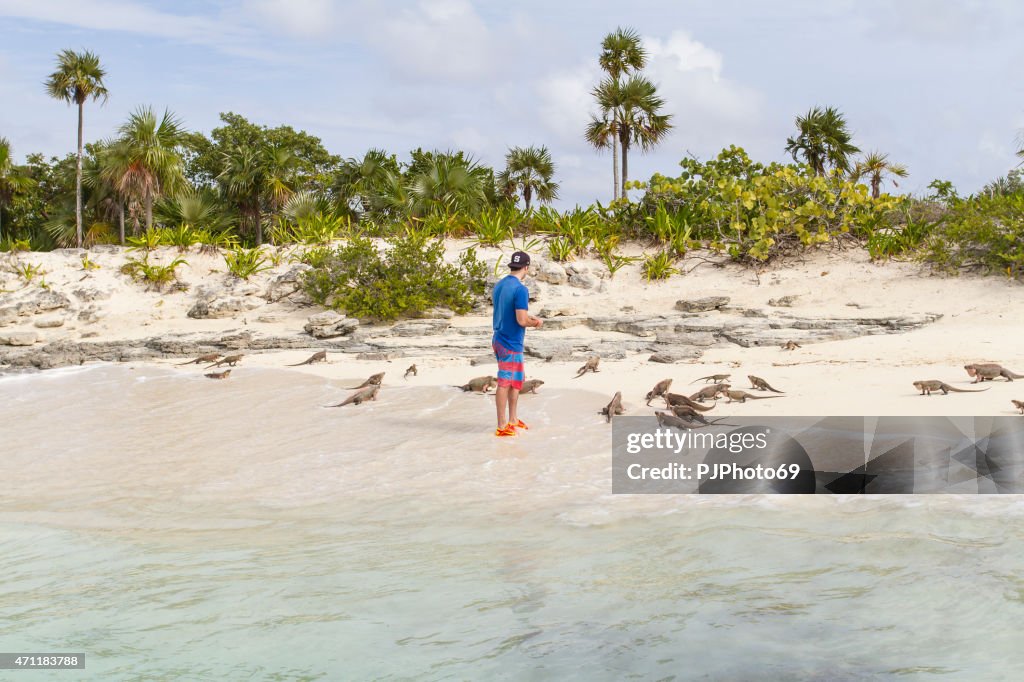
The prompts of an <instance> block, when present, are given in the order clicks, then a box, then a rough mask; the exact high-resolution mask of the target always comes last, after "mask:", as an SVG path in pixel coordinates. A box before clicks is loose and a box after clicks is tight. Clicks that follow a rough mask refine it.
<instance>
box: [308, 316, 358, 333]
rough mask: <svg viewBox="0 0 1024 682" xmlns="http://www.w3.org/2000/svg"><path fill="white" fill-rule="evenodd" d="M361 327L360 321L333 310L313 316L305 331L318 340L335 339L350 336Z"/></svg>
mask: <svg viewBox="0 0 1024 682" xmlns="http://www.w3.org/2000/svg"><path fill="white" fill-rule="evenodd" d="M358 327H359V320H354V319H352V318H350V317H345V316H344V315H340V314H338V313H336V312H334V311H333V310H325V311H324V312H322V313H317V314H316V315H311V316H310V317H309V320H308V321H307V322H306V326H305V327H304V329H305V330H306V333H307V334H309V335H311V336H312V337H314V338H317V339H333V338H335V337H338V336H348V335H349V334H351V333H352V332H354V331H355V330H356V329H357V328H358Z"/></svg>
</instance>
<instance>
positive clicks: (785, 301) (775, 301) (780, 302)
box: [768, 294, 800, 308]
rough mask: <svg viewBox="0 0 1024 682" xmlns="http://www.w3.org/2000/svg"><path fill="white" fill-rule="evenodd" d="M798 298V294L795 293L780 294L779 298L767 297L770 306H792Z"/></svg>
mask: <svg viewBox="0 0 1024 682" xmlns="http://www.w3.org/2000/svg"><path fill="white" fill-rule="evenodd" d="M798 298H800V296H798V295H796V294H791V295H789V296H780V297H779V298H770V299H768V305H770V306H772V307H773V308H792V307H793V304H794V303H796V299H798Z"/></svg>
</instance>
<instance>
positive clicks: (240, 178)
mask: <svg viewBox="0 0 1024 682" xmlns="http://www.w3.org/2000/svg"><path fill="white" fill-rule="evenodd" d="M221 166H222V170H221V172H220V175H219V176H217V179H218V180H219V181H220V182H221V184H222V186H223V187H224V189H225V193H226V194H227V196H229V197H231V199H232V200H234V201H235V203H236V204H237V205H238V208H239V210H240V211H241V213H242V216H243V217H244V218H248V220H249V224H250V227H252V228H255V229H254V231H255V233H256V243H257V244H262V243H263V223H262V220H261V213H262V211H263V206H262V199H263V185H264V168H263V164H262V159H261V158H260V153H259V152H258V151H256V150H255V149H252V148H251V147H248V146H236V147H232V148H231V149H229V150H227V151H225V152H224V153H223V156H222V159H221Z"/></svg>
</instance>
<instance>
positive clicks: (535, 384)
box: [519, 379, 544, 395]
mask: <svg viewBox="0 0 1024 682" xmlns="http://www.w3.org/2000/svg"><path fill="white" fill-rule="evenodd" d="M543 385H544V380H543V379H527V380H526V381H524V382H523V387H522V388H520V389H519V394H520V395H522V394H523V393H533V394H534V395H536V393H537V389H538V388H540V387H541V386H543Z"/></svg>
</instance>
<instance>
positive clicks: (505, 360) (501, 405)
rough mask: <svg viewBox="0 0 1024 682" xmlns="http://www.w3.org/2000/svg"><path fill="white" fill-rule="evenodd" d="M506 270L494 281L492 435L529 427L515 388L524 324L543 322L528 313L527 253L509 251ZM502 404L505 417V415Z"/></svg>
mask: <svg viewBox="0 0 1024 682" xmlns="http://www.w3.org/2000/svg"><path fill="white" fill-rule="evenodd" d="M508 267H509V271H510V272H509V274H508V275H507V276H506V277H505V278H504V279H503V280H501V281H500V282H498V283H497V284H495V285H494V338H493V339H492V340H491V347H492V348H493V349H494V355H495V357H497V358H498V390H497V391H495V398H496V400H495V404H496V405H497V408H498V428H497V430H495V432H494V435H495V436H499V437H508V436H514V435H516V429H526V428H529V427H528V426H526V424H524V423H523V422H522V420H520V419H519V415H518V413H517V412H516V408H517V407H518V404H519V389H520V388H522V386H523V379H525V378H526V374H525V372H524V371H523V341H524V340H525V338H526V328H527V327H534V328H540V326H541V325H542V324H544V322H543V321H542V320H540V319H539V318H536V317H533V316H531V315H529V314H528V313H527V312H526V311H527V309H528V307H529V300H530V293H529V290H527V288H526V285H525V284H523V279H524V278H525V277H526V275H528V274H529V272H530V255H529V254H528V253H523V252H522V251H516V252H515V253H513V254H512V260H511V261H509V264H508ZM506 408H507V414H508V418H507V419H506V418H505V415H506Z"/></svg>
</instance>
